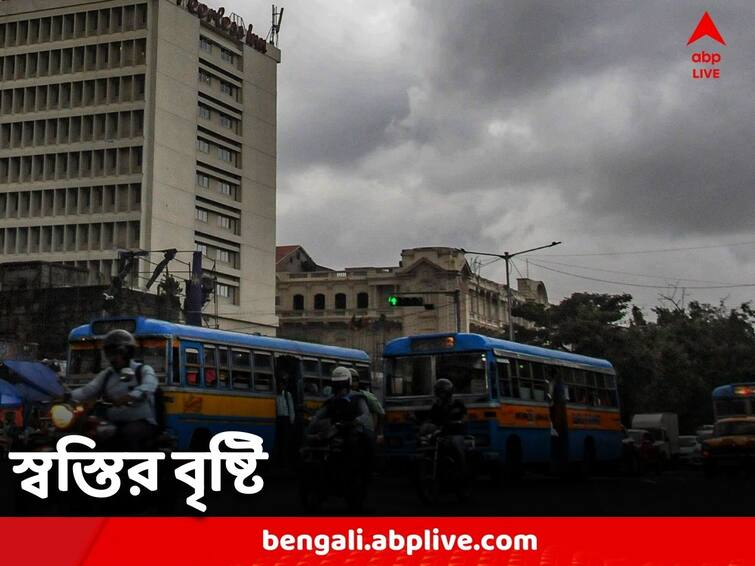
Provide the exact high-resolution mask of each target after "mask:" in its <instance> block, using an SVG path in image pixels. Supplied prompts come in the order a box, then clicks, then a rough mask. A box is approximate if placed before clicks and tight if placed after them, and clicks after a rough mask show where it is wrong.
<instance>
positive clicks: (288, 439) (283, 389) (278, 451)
mask: <svg viewBox="0 0 755 566" xmlns="http://www.w3.org/2000/svg"><path fill="white" fill-rule="evenodd" d="M288 382H289V379H288V374H286V373H284V374H282V375H281V376H280V377H279V378H278V379H277V380H276V385H277V395H276V396H275V445H274V447H273V450H274V452H275V455H276V458H275V459H276V461H277V465H278V466H279V467H281V468H286V467H288V466H289V464H290V462H289V460H290V453H291V443H292V441H293V438H292V436H293V434H294V421H295V420H296V409H295V407H294V398H293V396H292V395H291V392H290V391H289V383H288Z"/></svg>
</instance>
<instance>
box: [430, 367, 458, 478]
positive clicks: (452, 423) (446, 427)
mask: <svg viewBox="0 0 755 566" xmlns="http://www.w3.org/2000/svg"><path fill="white" fill-rule="evenodd" d="M433 393H434V394H435V401H434V402H433V406H432V407H431V408H430V414H429V422H430V423H431V424H432V425H434V426H436V427H438V428H440V430H441V434H442V435H443V436H444V437H446V438H447V439H448V440H449V444H448V447H449V449H450V450H451V451H452V453H453V456H454V459H455V460H456V461H457V462H459V468H460V472H461V475H462V477H466V472H467V470H466V465H467V462H466V460H467V459H466V447H465V445H464V434H465V432H466V430H465V429H466V426H465V423H464V422H463V421H464V419H465V417H466V415H467V408H466V406H465V405H464V403H463V402H462V401H461V400H460V399H454V398H453V394H454V384H453V383H452V382H451V380H449V379H445V378H441V379H439V380H438V381H436V382H435V385H434V387H433Z"/></svg>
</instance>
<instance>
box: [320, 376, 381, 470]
mask: <svg viewBox="0 0 755 566" xmlns="http://www.w3.org/2000/svg"><path fill="white" fill-rule="evenodd" d="M330 380H331V383H332V384H333V391H334V392H335V394H334V395H333V397H331V398H330V399H328V400H327V401H326V402H325V404H324V405H323V406H322V407H321V408H320V409H319V410H318V411H317V413H315V415H314V417H313V418H312V420H311V421H310V423H309V430H310V433H312V432H314V431H321V430H322V428H323V424H324V422H325V421H329V423H330V426H331V427H333V426H344V425H345V426H348V427H353V428H350V429H347V430H346V433H347V443H348V445H349V446H350V447H351V448H352V449H353V450H354V452H355V453H356V454H357V456H358V457H360V463H361V466H362V471H363V473H364V474H365V475H366V477H368V476H369V472H370V465H369V464H370V462H371V460H372V453H373V449H372V445H373V442H374V441H373V438H372V437H373V435H372V434H371V433H370V425H371V424H372V417H371V416H370V410H369V407H368V405H367V401H366V400H365V398H364V396H363V395H360V394H355V393H354V392H353V391H352V390H351V372H350V371H349V369H348V368H345V367H343V366H338V367H336V368H335V369H334V370H333V373H332V374H331V378H330Z"/></svg>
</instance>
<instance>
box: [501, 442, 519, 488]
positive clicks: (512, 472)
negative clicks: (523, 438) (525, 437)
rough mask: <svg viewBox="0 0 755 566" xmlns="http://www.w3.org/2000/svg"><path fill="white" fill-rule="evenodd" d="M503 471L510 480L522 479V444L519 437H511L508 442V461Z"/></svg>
mask: <svg viewBox="0 0 755 566" xmlns="http://www.w3.org/2000/svg"><path fill="white" fill-rule="evenodd" d="M503 471H504V477H505V479H506V481H508V482H518V481H520V480H521V479H522V473H523V466H522V444H521V442H520V441H519V438H517V437H514V438H511V439H509V441H508V442H507V443H506V462H505V463H504V467H503Z"/></svg>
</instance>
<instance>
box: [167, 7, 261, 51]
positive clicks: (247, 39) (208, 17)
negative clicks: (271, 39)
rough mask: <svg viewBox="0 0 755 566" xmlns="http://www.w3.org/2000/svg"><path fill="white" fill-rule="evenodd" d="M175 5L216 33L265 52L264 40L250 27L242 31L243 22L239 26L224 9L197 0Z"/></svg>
mask: <svg viewBox="0 0 755 566" xmlns="http://www.w3.org/2000/svg"><path fill="white" fill-rule="evenodd" d="M176 5H178V6H185V7H186V9H187V10H188V11H189V13H191V14H194V15H195V16H197V17H198V18H199V19H200V20H203V21H205V22H207V23H210V24H213V25H214V26H215V27H216V28H217V29H218V31H220V32H222V33H224V34H225V35H227V36H228V37H230V38H231V39H233V40H236V41H241V42H243V43H246V44H247V45H248V46H249V47H252V48H254V49H256V50H257V51H259V52H260V53H266V52H267V42H266V41H265V40H264V38H262V37H260V36H258V35H257V34H256V33H253V32H252V27H253V26H252V25H251V24H249V27H248V28H246V29H244V24H243V20H241V25H239V23H237V22H236V21H234V20H235V18H234V19H231V18H229V17H228V16H226V15H225V8H218V9H217V10H215V9H213V8H210V7H209V6H208V5H207V4H202V3H201V2H199V0H176Z"/></svg>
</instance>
